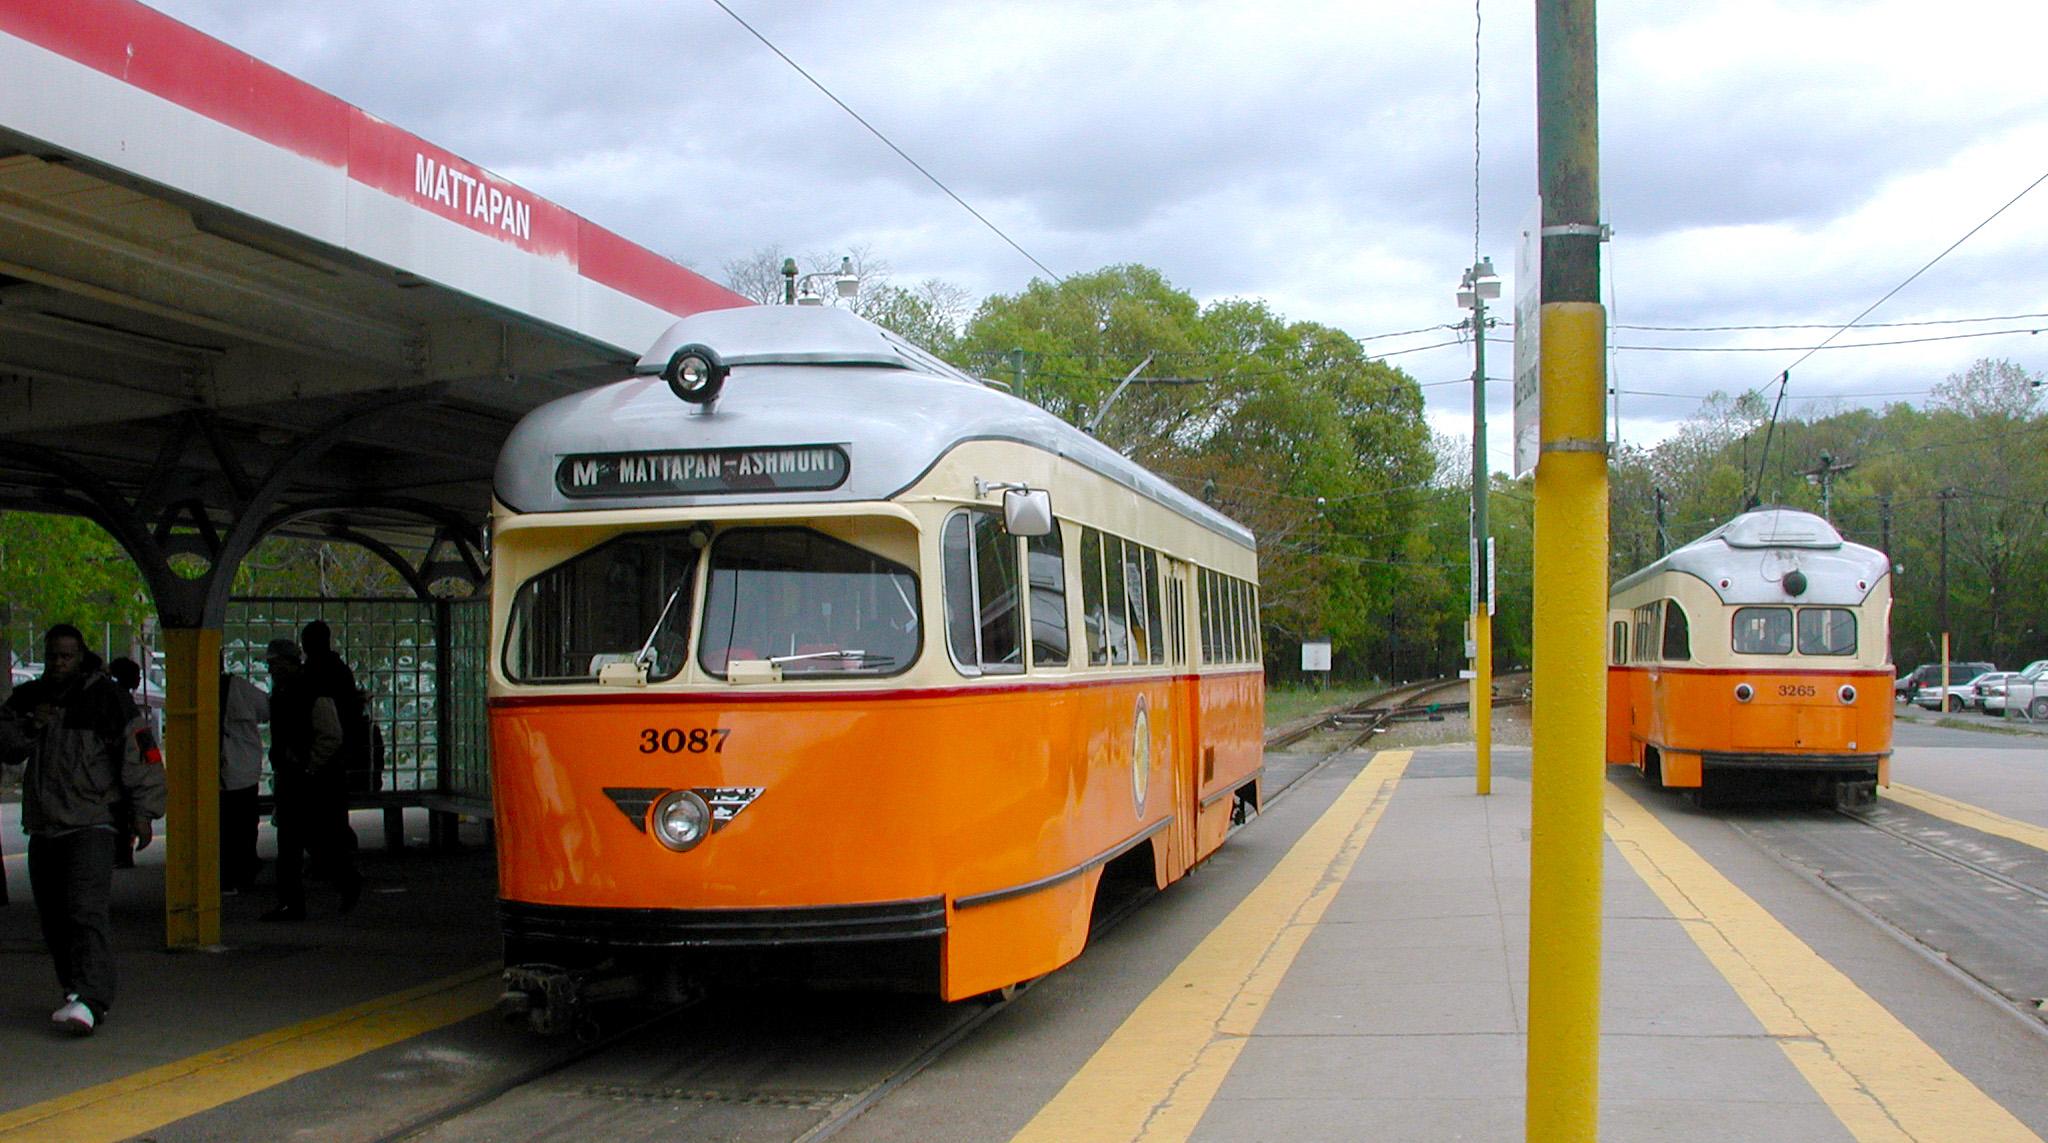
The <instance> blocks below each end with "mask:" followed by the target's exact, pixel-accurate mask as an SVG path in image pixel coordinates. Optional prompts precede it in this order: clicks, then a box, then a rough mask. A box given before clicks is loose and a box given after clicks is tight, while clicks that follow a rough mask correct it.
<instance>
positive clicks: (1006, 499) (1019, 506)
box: [1003, 488, 1052, 536]
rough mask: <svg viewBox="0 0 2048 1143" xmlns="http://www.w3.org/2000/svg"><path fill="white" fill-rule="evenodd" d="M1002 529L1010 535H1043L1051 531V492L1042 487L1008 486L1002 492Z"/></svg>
mask: <svg viewBox="0 0 2048 1143" xmlns="http://www.w3.org/2000/svg"><path fill="white" fill-rule="evenodd" d="M1003 530H1004V531H1007V532H1009V533H1010V534H1011V535H1012V536H1044V535H1050V534H1051V532H1052V493H1050V492H1048V491H1046V490H1045V489H1043V488H1010V489H1005V490H1004V492H1003Z"/></svg>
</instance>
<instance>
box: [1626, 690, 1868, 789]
mask: <svg viewBox="0 0 2048 1143" xmlns="http://www.w3.org/2000/svg"><path fill="white" fill-rule="evenodd" d="M1890 679H1891V672H1890V671H1866V670H1845V671H1790V670H1779V671H1743V670H1730V669H1722V668H1712V669H1686V668H1668V667H1667V668H1643V667H1610V668H1608V672H1607V761H1608V763H1609V764H1611V765H1617V766H1635V767H1637V768H1638V769H1643V768H1645V767H1646V766H1647V764H1648V763H1649V762H1650V761H1651V760H1652V759H1654V760H1655V761H1656V763H1657V770H1658V773H1659V776H1660V778H1661V779H1662V783H1663V784H1664V785H1666V786H1675V787H1697V786H1700V785H1701V784H1702V783H1703V782H1704V781H1705V778H1706V773H1707V772H1708V771H1709V770H1745V769H1746V770H1776V771H1785V772H1796V773H1812V774H1820V775H1826V774H1832V773H1840V774H1841V775H1843V776H1844V777H1851V776H1858V775H1864V774H1874V775H1875V776H1876V778H1877V780H1878V782H1879V783H1880V784H1883V785H1889V784H1890V783H1891V752H1892V695H1891V687H1890V685H1889V683H1890ZM1738 688H1746V692H1744V693H1746V694H1747V697H1746V698H1744V697H1741V695H1739V694H1738Z"/></svg>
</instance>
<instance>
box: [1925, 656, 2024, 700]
mask: <svg viewBox="0 0 2048 1143" xmlns="http://www.w3.org/2000/svg"><path fill="white" fill-rule="evenodd" d="M1961 665H1962V666H1976V667H1982V666H1988V665H1989V664H1986V663H1966V664H1961ZM1957 666H1958V664H1956V663H1950V664H1949V665H1948V667H1949V671H1948V677H1949V678H1951V679H1954V678H1958V677H1960V676H1958V675H1957V674H1956V667H1957ZM2010 673H2011V672H2009V671H1979V672H1977V673H1976V674H1975V675H1972V676H1970V678H1969V681H1968V682H1962V683H1950V684H1949V685H1948V689H1947V690H1943V689H1942V686H1941V675H1940V673H1939V672H1938V671H1937V673H1936V674H1935V677H1934V679H1933V681H1932V682H1930V683H1928V684H1927V685H1926V686H1923V687H1921V688H1920V689H1919V690H1917V691H1915V692H1913V705H1915V706H1924V707H1926V708H1927V709H1928V710H1962V709H1963V708H1964V707H1967V706H1970V705H1972V704H1973V703H1974V695H1975V687H1976V685H1977V682H1978V680H1980V679H1989V678H1990V677H1991V676H1993V675H2003V674H2010Z"/></svg>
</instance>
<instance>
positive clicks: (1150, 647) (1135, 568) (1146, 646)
mask: <svg viewBox="0 0 2048 1143" xmlns="http://www.w3.org/2000/svg"><path fill="white" fill-rule="evenodd" d="M1147 554H1148V553H1147V552H1146V550H1145V547H1144V545H1142V544H1133V543H1131V542H1130V541H1128V540H1126V541H1125V542H1124V567H1123V576H1124V600H1125V601H1126V602H1127V603H1128V604H1129V605H1130V613H1131V621H1130V632H1131V662H1133V663H1151V662H1157V661H1158V659H1159V648H1158V644H1157V643H1155V642H1154V641H1153V632H1154V631H1156V630H1157V627H1156V626H1155V625H1154V623H1153V622H1152V618H1153V617H1154V616H1155V615H1157V614H1158V611H1159V601H1158V600H1156V599H1152V598H1150V597H1151V595H1152V594H1153V592H1155V591H1157V590H1158V589H1157V588H1154V587H1152V585H1151V583H1150V582H1149V581H1148V580H1147V579H1146V578H1145V556H1146V555H1147ZM1148 589H1150V590H1148Z"/></svg>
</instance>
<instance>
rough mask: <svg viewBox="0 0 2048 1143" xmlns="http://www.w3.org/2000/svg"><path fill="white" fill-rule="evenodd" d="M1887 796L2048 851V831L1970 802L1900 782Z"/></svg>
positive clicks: (1947, 818) (1937, 815)
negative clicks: (1903, 784) (1980, 807)
mask: <svg viewBox="0 0 2048 1143" xmlns="http://www.w3.org/2000/svg"><path fill="white" fill-rule="evenodd" d="M1884 796H1885V797H1887V798H1890V799H1891V800H1892V801H1894V802H1897V803H1899V804H1900V805H1902V806H1910V807H1912V808H1913V809H1916V810H1919V811H1920V812H1922V813H1928V814H1933V815H1934V816H1935V817H1938V818H1944V819H1946V820H1948V821H1952V822H1954V823H1955V824H1957V825H1959V826H1967V827H1969V828H1970V829H1974V830H1977V831H1979V832H1981V833H1989V834H1996V835H1997V836H1999V837H2003V838H2010V839H2011V840H2013V841H2016V842H2019V843H2020V844H2022V845H2031V846H2033V847H2034V848H2035V849H2039V850H2043V851H2048V829H2042V828H2041V827H2040V826H2037V825H2033V824H2031V823H2029V822H2022V821H2014V820H2013V819H2011V818H2008V817H2004V816H2002V815H1999V814H1994V813H1992V812H1991V811H1990V810H1984V809H1979V808H1977V807H1976V806H1973V805H1971V804H1969V803H1968V802H1959V801H1956V800H1955V799H1954V798H1946V797H1943V796H1942V795H1940V794H1937V793H1934V792H1933V791H1931V790H1921V789H1916V788H1914V787H1912V786H1902V785H1899V784H1898V783H1897V782H1894V783H1892V785H1891V787H1890V788H1889V789H1887V790H1886V791H1885V794H1884Z"/></svg>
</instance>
